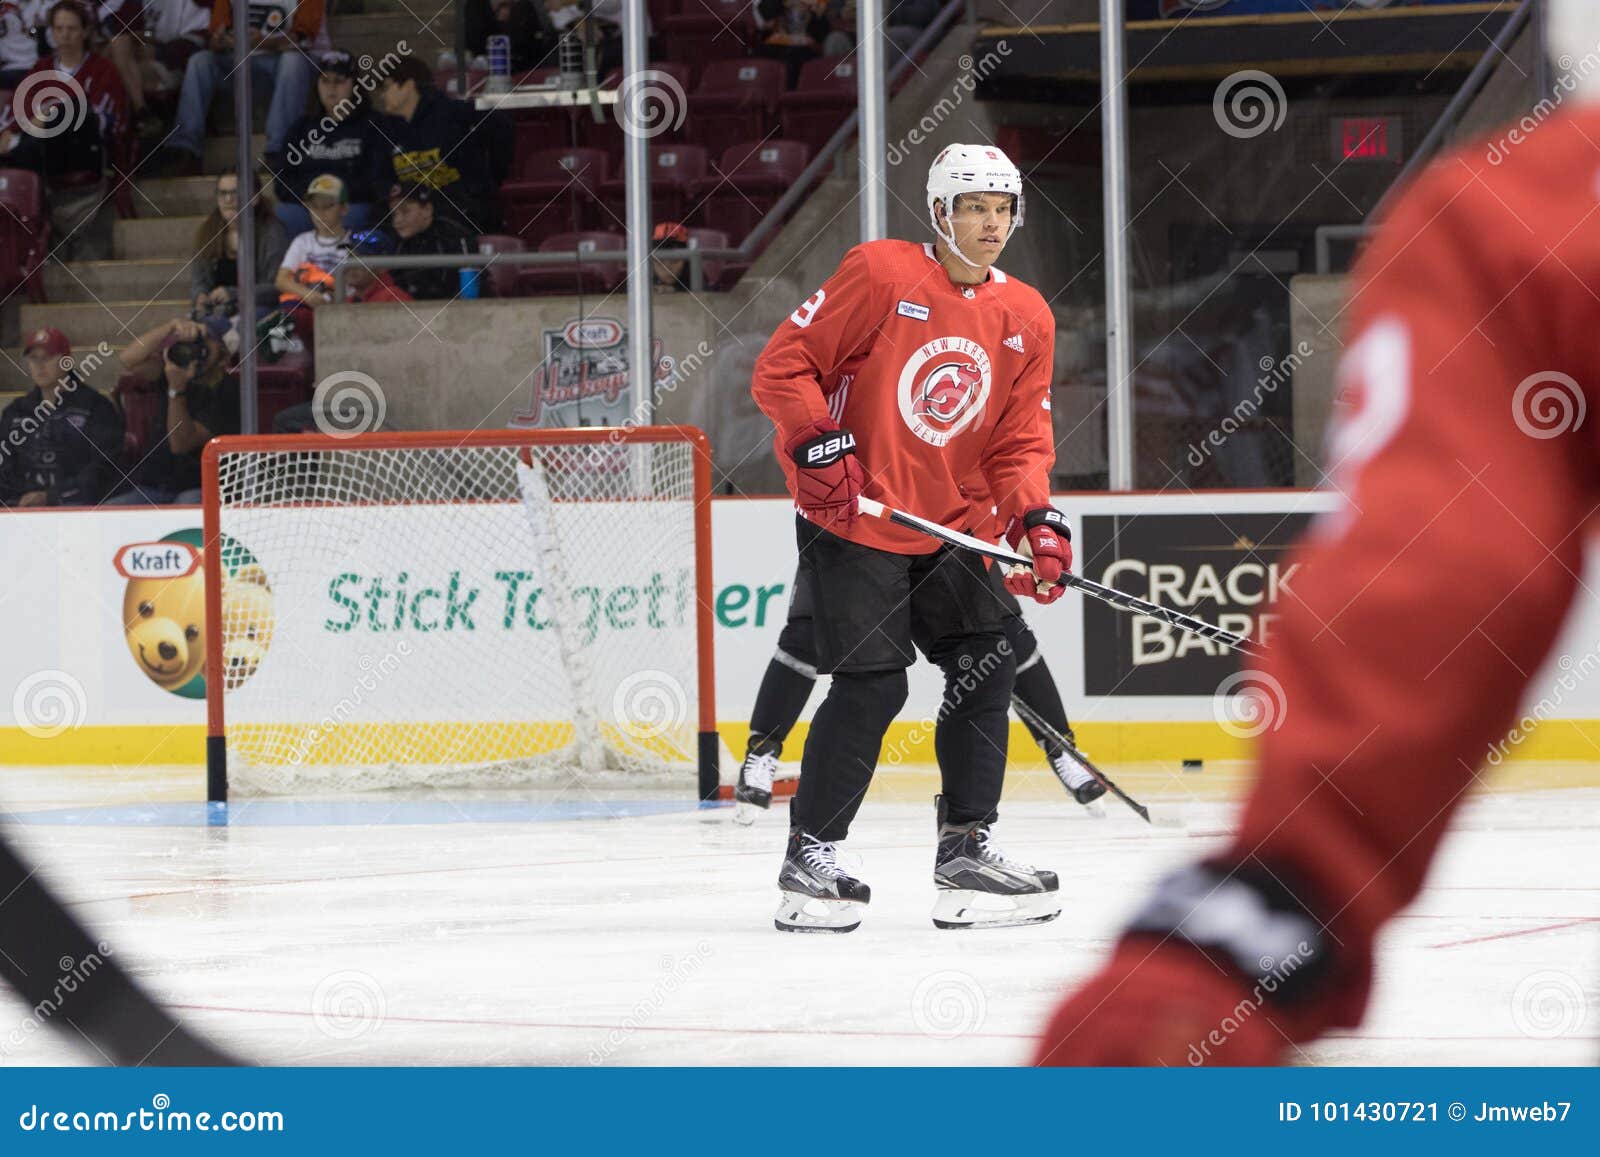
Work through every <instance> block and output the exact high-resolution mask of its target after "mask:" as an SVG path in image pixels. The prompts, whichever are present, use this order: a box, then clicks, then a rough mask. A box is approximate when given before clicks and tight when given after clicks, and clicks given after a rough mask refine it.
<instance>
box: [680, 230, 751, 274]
mask: <svg viewBox="0 0 1600 1157" xmlns="http://www.w3.org/2000/svg"><path fill="white" fill-rule="evenodd" d="M689 241H690V243H691V244H693V245H695V246H696V247H697V248H700V249H728V248H731V247H732V244H733V242H732V241H730V240H729V239H728V234H727V232H726V231H725V230H722V229H690V230H689ZM735 268H737V269H739V270H740V271H741V272H742V271H743V270H744V269H745V268H747V267H746V266H742V265H741V266H733V265H730V264H729V263H728V262H726V261H707V262H705V269H704V271H703V272H704V274H705V279H706V288H707V289H726V288H727V287H728V286H729V285H732V284H733V282H734V281H735V280H736V277H735V276H733V275H732V273H731V271H732V270H733V269H735Z"/></svg>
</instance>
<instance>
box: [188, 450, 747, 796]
mask: <svg viewBox="0 0 1600 1157" xmlns="http://www.w3.org/2000/svg"><path fill="white" fill-rule="evenodd" d="M201 472H202V487H203V492H204V498H203V503H204V534H205V558H204V569H205V601H206V606H205V609H206V638H205V649H206V680H205V682H206V701H207V703H206V706H207V742H206V764H207V776H206V780H207V797H208V799H210V800H211V801H213V802H224V801H226V800H227V799H228V797H229V794H230V791H234V792H236V791H238V790H240V789H241V787H242V786H245V785H248V787H249V788H252V789H258V790H265V791H274V792H289V793H297V792H302V791H326V790H336V791H346V790H360V789H364V788H371V787H390V786H401V785H416V786H440V785H450V784H453V783H462V784H470V785H474V786H482V785H484V784H489V785H498V784H502V783H516V782H534V783H541V782H550V783H559V784H567V783H571V782H573V781H575V780H576V781H579V782H593V783H595V784H597V785H600V786H606V787H614V786H618V785H619V784H628V783H638V782H649V783H651V784H652V785H661V784H663V783H667V782H678V780H677V779H676V778H672V777H676V776H677V775H679V774H683V775H685V777H686V778H687V777H688V776H691V775H692V778H693V779H694V781H695V783H696V788H697V791H698V795H699V798H701V799H702V800H709V799H715V798H716V795H717V789H718V780H719V763H720V761H719V750H720V745H719V741H718V737H717V730H716V722H717V721H716V695H715V670H714V661H713V618H712V614H713V595H712V582H711V565H712V564H711V504H710V497H711V453H710V445H709V442H708V441H707V439H706V436H705V434H704V432H702V431H701V430H699V429H696V428H694V427H690V426H641V427H633V428H628V427H598V428H594V427H590V428H573V429H538V430H510V429H508V430H489V431H439V432H404V433H376V434H357V435H347V436H341V435H338V434H331V435H330V434H290V435H272V436H229V437H218V438H213V439H212V440H211V441H210V442H208V443H207V444H206V447H205V451H204V453H203V455H202V458H201ZM646 575H648V578H646V577H645V576H646ZM385 648H387V651H388V653H387V654H382V655H380V656H378V657H374V653H375V652H380V651H383V650H384V649H385ZM686 699H687V700H692V703H685V702H683V701H684V700H686ZM664 776H665V777H668V778H665V779H664V778H663V777H664Z"/></svg>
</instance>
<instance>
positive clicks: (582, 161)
mask: <svg viewBox="0 0 1600 1157" xmlns="http://www.w3.org/2000/svg"><path fill="white" fill-rule="evenodd" d="M516 174H517V175H516V178H515V179H514V180H510V181H507V182H506V183H505V184H504V185H502V186H500V205H501V210H502V212H503V214H504V216H505V222H506V231H507V232H508V233H514V234H516V235H517V236H519V237H521V238H523V239H524V240H525V241H532V240H534V239H536V238H539V237H547V236H549V235H550V234H552V233H560V232H569V231H573V230H579V229H584V228H588V227H590V226H592V225H595V224H598V223H599V222H598V218H599V216H600V211H599V202H598V197H599V188H600V185H601V184H602V183H603V182H604V181H605V179H606V178H607V177H608V176H609V175H610V161H609V159H608V158H607V157H606V155H605V153H603V152H601V151H600V150H599V149H585V148H574V149H541V150H540V151H538V152H536V153H530V154H528V155H527V156H525V157H522V158H520V160H519V162H518V166H517V170H516Z"/></svg>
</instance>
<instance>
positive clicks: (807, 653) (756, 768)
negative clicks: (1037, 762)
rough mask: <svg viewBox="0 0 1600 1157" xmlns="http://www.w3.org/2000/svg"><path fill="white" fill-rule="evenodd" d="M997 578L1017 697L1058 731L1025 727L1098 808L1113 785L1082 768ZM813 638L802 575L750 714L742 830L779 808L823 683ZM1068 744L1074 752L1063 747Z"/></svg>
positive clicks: (1050, 686)
mask: <svg viewBox="0 0 1600 1157" xmlns="http://www.w3.org/2000/svg"><path fill="white" fill-rule="evenodd" d="M989 577H990V584H989V585H990V587H991V589H992V590H993V591H994V594H995V596H996V598H998V599H999V600H1000V605H1001V608H1002V612H1003V617H1002V619H1001V623H1000V629H1001V630H1002V631H1003V632H1004V633H1005V637H1006V642H1007V644H1009V646H1010V648H1011V654H1012V656H1013V657H1014V658H1015V660H1016V664H1017V678H1016V684H1015V686H1014V687H1013V688H1012V692H1011V694H1012V697H1013V698H1014V699H1017V700H1019V701H1021V702H1022V704H1023V705H1024V706H1026V707H1028V708H1029V709H1030V710H1031V711H1032V713H1033V715H1035V716H1037V717H1038V718H1039V719H1042V720H1043V721H1044V722H1045V723H1047V724H1049V726H1050V728H1051V730H1050V731H1045V730H1043V729H1042V728H1040V727H1039V726H1038V725H1037V724H1036V723H1034V721H1033V720H1032V719H1031V718H1029V716H1027V715H1023V716H1022V723H1023V726H1025V727H1026V728H1027V729H1028V732H1029V733H1030V734H1031V735H1032V736H1033V739H1034V742H1035V743H1037V744H1038V745H1039V747H1040V748H1041V749H1042V750H1043V751H1044V754H1045V758H1046V759H1047V760H1049V762H1050V767H1051V770H1053V771H1054V772H1055V773H1056V778H1057V779H1059V780H1060V781H1061V785H1062V786H1063V787H1065V788H1066V789H1067V791H1068V792H1069V793H1070V794H1071V795H1072V798H1073V799H1075V800H1077V801H1078V802H1079V803H1081V804H1090V803H1093V802H1094V801H1095V800H1097V799H1099V798H1100V797H1101V796H1103V795H1105V793H1106V789H1105V785H1104V784H1102V783H1101V782H1100V781H1099V780H1098V779H1096V778H1095V777H1094V776H1093V775H1091V774H1090V773H1089V772H1088V771H1086V770H1085V769H1084V768H1083V765H1082V764H1080V763H1079V762H1078V760H1077V755H1078V752H1077V749H1076V737H1075V736H1074V735H1073V733H1072V725H1071V724H1070V723H1069V722H1068V721H1067V710H1066V708H1065V707H1064V706H1063V705H1062V703H1061V693H1060V692H1059V691H1057V690H1056V681H1055V679H1054V678H1053V677H1052V676H1051V674H1050V668H1049V667H1048V666H1047V665H1046V664H1045V661H1044V655H1043V653H1042V652H1041V651H1040V650H1039V641H1038V639H1036V638H1035V637H1034V634H1033V631H1032V630H1031V629H1030V628H1029V627H1028V623H1027V620H1026V619H1024V618H1023V617H1022V608H1021V607H1020V606H1018V605H1017V597H1016V596H1015V595H1013V594H1012V593H1011V592H1010V591H1008V590H1006V589H1005V587H1004V586H1003V585H1002V584H1001V583H1000V582H999V576H998V575H997V574H996V572H995V570H994V568H993V567H991V568H990V572H989ZM812 631H813V627H812V621H811V591H810V589H809V588H808V587H807V585H806V583H805V582H804V579H803V572H801V571H798V570H797V571H796V572H795V576H794V585H793V586H792V587H791V588H790V596H789V618H788V621H787V622H786V623H784V626H783V633H782V634H780V635H779V636H778V648H777V650H776V651H774V652H773V654H772V659H771V661H770V662H768V664H767V673H766V674H765V675H764V676H762V679H761V687H760V689H759V690H758V691H757V692H756V703H755V707H754V709H753V710H752V711H751V713H750V742H749V745H748V746H747V747H746V748H745V757H744V763H743V765H742V766H740V768H739V781H738V783H737V784H736V785H735V787H734V789H733V795H734V799H735V800H737V801H738V806H737V808H736V810H735V811H734V819H735V820H736V821H737V822H739V823H741V824H749V823H754V822H755V814H756V810H757V809H761V810H765V809H767V808H768V807H770V806H771V805H772V777H773V774H774V773H775V772H776V771H777V767H778V760H779V758H780V757H781V756H782V754H783V745H784V742H785V741H786V740H787V739H788V738H789V732H790V731H792V730H794V725H795V723H796V722H797V721H798V720H799V718H800V713H801V712H802V711H804V710H805V706H806V701H807V700H808V699H810V698H811V689H812V688H813V687H814V686H815V685H816V681H817V648H816V643H815V641H814V638H813V634H812ZM1062 737H1065V738H1066V739H1067V740H1068V741H1069V743H1070V744H1072V746H1068V744H1064V743H1062V742H1061V739H1062Z"/></svg>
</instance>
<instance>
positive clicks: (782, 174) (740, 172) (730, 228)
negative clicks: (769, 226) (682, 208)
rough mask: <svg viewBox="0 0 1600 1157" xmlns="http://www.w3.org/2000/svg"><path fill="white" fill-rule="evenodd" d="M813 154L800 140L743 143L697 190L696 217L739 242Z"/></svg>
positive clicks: (718, 165) (732, 151) (793, 180)
mask: <svg viewBox="0 0 1600 1157" xmlns="http://www.w3.org/2000/svg"><path fill="white" fill-rule="evenodd" d="M810 160H811V150H810V149H809V148H808V147H807V146H806V145H804V144H802V143H801V142H799V141H781V140H771V141H747V142H745V143H744V144H742V145H733V146H731V147H730V148H729V149H728V150H727V151H726V152H724V153H723V154H722V159H721V160H720V161H719V162H718V163H717V166H716V168H717V171H716V172H715V173H713V174H711V175H710V176H708V177H706V179H705V180H703V181H701V182H700V183H699V185H697V186H696V187H695V195H696V198H697V199H698V200H699V202H700V211H699V213H698V214H697V216H698V217H699V218H700V220H702V221H715V222H716V225H717V228H719V229H724V230H726V231H727V233H728V236H729V237H732V238H733V239H734V244H739V243H740V242H742V241H743V240H744V239H745V237H746V236H748V235H749V233H750V230H752V229H754V228H755V227H756V223H757V222H758V221H760V220H761V218H762V217H764V216H766V213H767V210H768V209H770V208H772V206H773V205H775V204H777V202H778V198H780V197H782V196H783V194H784V193H785V192H786V191H787V190H788V189H789V187H790V186H791V185H793V184H794V183H795V181H796V180H798V179H799V177H800V173H801V170H803V169H804V168H805V167H806V165H807V164H808V163H809V162H810Z"/></svg>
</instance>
